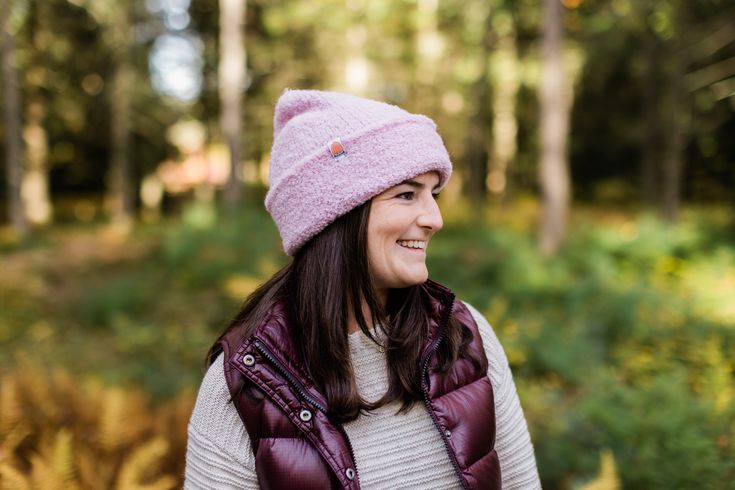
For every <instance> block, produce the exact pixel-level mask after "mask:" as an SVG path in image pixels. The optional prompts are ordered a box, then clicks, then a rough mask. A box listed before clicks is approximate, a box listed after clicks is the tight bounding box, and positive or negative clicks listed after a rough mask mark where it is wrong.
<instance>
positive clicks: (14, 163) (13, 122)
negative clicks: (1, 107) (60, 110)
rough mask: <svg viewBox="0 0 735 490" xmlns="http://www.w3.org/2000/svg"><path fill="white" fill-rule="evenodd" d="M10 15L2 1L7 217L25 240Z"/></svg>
mask: <svg viewBox="0 0 735 490" xmlns="http://www.w3.org/2000/svg"><path fill="white" fill-rule="evenodd" d="M9 17H10V0H3V5H2V11H1V12H0V23H1V24H2V30H3V32H2V35H3V46H2V65H3V90H4V92H5V97H4V98H5V162H6V164H5V165H6V166H5V169H6V180H7V186H8V218H9V220H10V223H11V224H12V225H13V228H14V229H15V232H16V233H17V235H18V238H19V239H21V240H24V239H25V238H26V237H27V236H28V232H29V229H28V222H27V221H26V218H25V212H24V210H23V201H22V198H21V180H22V178H23V146H22V141H21V135H20V126H21V122H20V119H21V118H20V89H19V88H18V76H17V73H16V69H15V66H14V60H13V50H14V47H13V38H12V37H11V35H10V32H9V29H10V26H9V25H8V20H9Z"/></svg>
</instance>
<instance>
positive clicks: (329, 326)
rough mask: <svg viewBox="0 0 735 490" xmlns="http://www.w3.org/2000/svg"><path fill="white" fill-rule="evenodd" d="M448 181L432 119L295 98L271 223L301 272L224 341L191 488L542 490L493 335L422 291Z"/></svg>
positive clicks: (279, 157) (263, 298) (363, 103)
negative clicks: (439, 202) (439, 204)
mask: <svg viewBox="0 0 735 490" xmlns="http://www.w3.org/2000/svg"><path fill="white" fill-rule="evenodd" d="M451 171H452V167H451V163H450V160H449V156H448V154H447V151H446V149H445V148H444V145H443V143H442V140H441V138H440V137H439V135H438V134H437V132H436V126H435V124H434V123H433V121H431V120H430V119H428V118H426V117H424V116H419V115H413V114H410V113H408V112H406V111H404V110H402V109H400V108H398V107H395V106H392V105H388V104H384V103H381V102H376V101H372V100H367V99H362V98H358V97H354V96H350V95H346V94H338V93H333V92H319V91H300V90H292V91H286V92H285V93H284V94H283V95H282V96H281V98H280V99H279V101H278V103H277V105H276V110H275V118H274V143H273V149H272V152H271V167H270V189H269V191H268V194H267V196H266V199H265V204H266V208H267V209H268V211H269V212H270V213H271V215H272V216H273V219H274V220H275V222H276V225H277V226H278V229H279V232H280V234H281V238H282V239H283V246H284V249H285V251H286V253H287V254H288V255H291V256H293V261H292V262H291V263H290V264H289V265H287V266H286V267H285V268H283V269H282V270H281V271H279V272H278V273H276V274H275V275H274V276H273V277H272V278H271V279H270V280H269V281H268V282H266V283H265V284H263V285H262V286H261V287H260V288H258V290H256V291H255V292H254V293H253V294H252V295H251V296H250V297H249V298H248V300H247V301H246V303H245V305H244V307H243V309H242V311H241V312H240V313H239V314H238V315H237V317H236V318H235V319H234V320H233V322H232V323H231V325H230V327H229V328H228V329H227V330H226V331H225V333H224V334H223V335H222V336H221V337H220V338H219V340H218V341H217V343H216V344H215V346H214V347H213V348H212V350H211V352H210V356H209V361H210V363H211V366H210V368H209V370H208V372H207V375H206V376H205V378H204V381H203V383H202V386H201V388H200V391H199V396H198V399H197V403H196V407H195V409H194V413H193V414H192V418H191V421H190V424H189V447H188V453H187V467H186V487H187V488H192V489H193V488H217V489H222V488H260V487H262V488H350V489H357V488H361V487H362V488H399V487H402V488H436V489H446V488H487V489H490V488H501V485H502V488H539V487H540V485H539V480H538V474H537V471H536V463H535V459H534V454H533V447H532V446H531V441H530V438H529V435H528V430H527V428H526V422H525V419H524V416H523V412H522V410H521V407H520V404H519V402H518V397H517V395H516V390H515V386H514V384H513V379H512V376H511V373H510V369H509V367H508V362H507V359H506V357H505V354H504V352H503V349H502V347H501V346H500V344H499V342H498V339H497V337H496V336H495V334H494V333H493V331H492V329H491V327H490V326H489V325H488V323H487V321H486V320H485V319H484V318H483V317H482V315H480V314H479V313H478V312H477V311H476V310H475V309H473V308H472V307H471V306H469V305H466V304H464V303H462V302H460V301H457V300H455V299H454V295H453V294H452V293H451V292H450V291H449V290H448V289H447V288H445V287H444V286H441V285H439V284H437V283H435V282H432V281H430V280H428V271H427V269H426V262H425V260H426V247H427V246H428V244H429V242H430V240H431V238H432V237H433V235H434V234H435V233H436V232H437V231H439V230H440V229H441V227H442V217H441V214H440V212H439V208H438V207H437V204H436V201H435V198H436V196H437V194H438V192H439V191H440V190H441V189H442V188H443V187H444V186H445V185H446V183H447V180H448V179H449V177H450V175H451Z"/></svg>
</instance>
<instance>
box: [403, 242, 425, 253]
mask: <svg viewBox="0 0 735 490" xmlns="http://www.w3.org/2000/svg"><path fill="white" fill-rule="evenodd" d="M396 243H397V244H398V245H400V246H401V247H403V248H407V249H409V250H421V251H423V250H425V249H426V242H425V241H423V240H398V241H396Z"/></svg>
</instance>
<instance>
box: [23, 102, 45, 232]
mask: <svg viewBox="0 0 735 490" xmlns="http://www.w3.org/2000/svg"><path fill="white" fill-rule="evenodd" d="M45 121H46V108H45V107H44V104H43V100H42V99H41V97H40V95H39V94H38V93H37V92H36V91H35V90H34V91H33V92H32V93H31V94H30V95H29V97H28V106H27V110H26V124H25V128H24V129H23V139H24V140H25V143H26V148H27V153H26V169H25V172H24V173H23V180H22V184H21V196H22V198H23V208H24V209H25V213H26V218H27V219H28V221H29V222H30V223H33V224H34V225H46V224H48V223H49V222H50V221H51V199H50V198H49V184H48V136H47V134H46V128H45V127H44V124H45Z"/></svg>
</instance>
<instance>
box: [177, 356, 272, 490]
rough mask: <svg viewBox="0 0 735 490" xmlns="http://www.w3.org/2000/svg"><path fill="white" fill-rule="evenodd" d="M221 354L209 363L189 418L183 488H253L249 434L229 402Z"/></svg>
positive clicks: (231, 489) (256, 482) (256, 480)
mask: <svg viewBox="0 0 735 490" xmlns="http://www.w3.org/2000/svg"><path fill="white" fill-rule="evenodd" d="M223 362H224V361H223V356H222V355H221V354H220V356H219V357H218V358H217V360H216V361H215V362H214V363H212V365H211V366H210V367H209V370H208V371H207V374H206V375H205V376H204V380H203V381H202V385H201V387H200V388H199V395H198V396H197V401H196V404H195V405H194V411H193V413H192V415H191V419H190V420H189V441H188V445H187V450H186V470H185V475H184V476H185V481H184V489H185V490H199V489H216V490H235V489H245V490H256V489H258V488H259V486H258V477H257V475H256V473H255V458H254V457H253V454H252V451H251V450H250V438H249V437H248V433H247V431H246V430H245V426H244V425H243V423H242V421H241V420H240V417H239V415H238V414H237V410H236V409H235V407H234V405H233V404H232V403H229V402H228V400H229V399H230V393H229V390H228V389H227V382H226V381H225V377H224V369H223Z"/></svg>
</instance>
